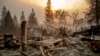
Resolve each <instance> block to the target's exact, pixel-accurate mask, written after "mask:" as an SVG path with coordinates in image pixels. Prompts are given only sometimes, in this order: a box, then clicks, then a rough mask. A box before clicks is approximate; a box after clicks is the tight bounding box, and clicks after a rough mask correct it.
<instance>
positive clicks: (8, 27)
mask: <svg viewBox="0 0 100 56" xmlns="http://www.w3.org/2000/svg"><path fill="white" fill-rule="evenodd" d="M4 22H5V25H4V28H3V31H4V33H5V34H7V33H10V34H14V33H15V31H16V28H15V25H14V22H13V19H12V17H11V14H10V11H8V12H7V14H6V17H5V21H4Z"/></svg>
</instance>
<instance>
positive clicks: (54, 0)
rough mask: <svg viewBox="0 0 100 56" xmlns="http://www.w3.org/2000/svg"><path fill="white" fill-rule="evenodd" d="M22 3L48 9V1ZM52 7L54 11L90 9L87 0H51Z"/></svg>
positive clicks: (31, 0)
mask: <svg viewBox="0 0 100 56" xmlns="http://www.w3.org/2000/svg"><path fill="white" fill-rule="evenodd" d="M21 1H22V2H24V3H26V4H30V5H38V6H40V7H44V8H45V7H46V5H47V1H48V0H21ZM51 6H52V9H53V10H58V9H67V10H75V9H84V8H88V5H87V3H86V0H51Z"/></svg>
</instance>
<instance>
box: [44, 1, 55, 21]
mask: <svg viewBox="0 0 100 56" xmlns="http://www.w3.org/2000/svg"><path fill="white" fill-rule="evenodd" d="M45 17H46V23H47V22H48V23H51V22H53V11H52V9H51V0H48V3H47V6H46V8H45Z"/></svg>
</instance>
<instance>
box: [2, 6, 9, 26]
mask: <svg viewBox="0 0 100 56" xmlns="http://www.w3.org/2000/svg"><path fill="white" fill-rule="evenodd" d="M6 14H7V10H6V7H5V6H4V7H3V9H2V15H1V22H0V23H1V27H4V23H5V22H4V21H5V16H6Z"/></svg>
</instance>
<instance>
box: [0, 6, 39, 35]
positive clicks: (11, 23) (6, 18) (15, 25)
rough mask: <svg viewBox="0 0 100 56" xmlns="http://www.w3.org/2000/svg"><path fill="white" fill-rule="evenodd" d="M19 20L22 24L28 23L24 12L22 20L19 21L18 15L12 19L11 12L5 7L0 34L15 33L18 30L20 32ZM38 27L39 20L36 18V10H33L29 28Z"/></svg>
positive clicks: (0, 21)
mask: <svg viewBox="0 0 100 56" xmlns="http://www.w3.org/2000/svg"><path fill="white" fill-rule="evenodd" d="M18 20H20V22H22V21H26V19H25V15H24V11H22V15H21V17H20V19H18V18H17V16H16V15H15V16H14V17H12V16H11V13H10V11H9V10H7V9H6V7H5V6H4V7H3V9H2V15H1V20H0V24H1V25H0V32H6V33H13V32H15V31H16V30H17V31H19V30H20V24H19V22H18ZM37 25H38V22H37V18H36V16H35V12H34V10H33V9H32V12H31V13H30V15H29V18H28V26H31V27H34V26H37ZM6 33H5V34H6Z"/></svg>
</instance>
